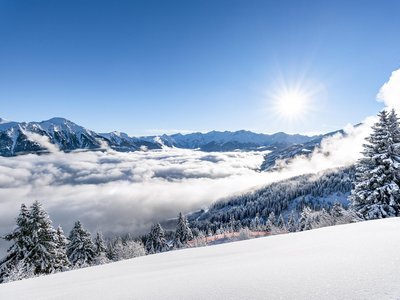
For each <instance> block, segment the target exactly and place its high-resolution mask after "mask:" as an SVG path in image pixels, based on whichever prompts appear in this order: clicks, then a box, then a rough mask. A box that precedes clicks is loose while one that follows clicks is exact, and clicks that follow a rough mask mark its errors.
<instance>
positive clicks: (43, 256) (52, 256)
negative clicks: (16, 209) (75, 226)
mask: <svg viewBox="0 0 400 300" xmlns="http://www.w3.org/2000/svg"><path fill="white" fill-rule="evenodd" d="M29 230H30V247H31V248H30V249H29V253H28V254H27V255H26V256H25V261H26V263H27V264H28V265H30V266H32V267H33V270H34V273H35V274H49V273H54V272H56V271H63V270H64V269H65V268H67V267H68V260H67V259H66V257H65V255H64V254H65V253H63V251H62V250H61V251H60V249H59V245H58V238H57V231H56V230H55V229H54V227H53V225H52V222H51V220H50V218H49V215H48V214H47V212H46V211H45V210H44V209H43V207H42V205H41V203H40V202H39V201H35V202H34V203H33V204H32V206H31V209H30V214H29Z"/></svg>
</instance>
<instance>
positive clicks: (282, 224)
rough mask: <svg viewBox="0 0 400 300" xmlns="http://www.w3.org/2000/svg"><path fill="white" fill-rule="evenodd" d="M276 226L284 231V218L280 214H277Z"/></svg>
mask: <svg viewBox="0 0 400 300" xmlns="http://www.w3.org/2000/svg"><path fill="white" fill-rule="evenodd" d="M277 226H278V228H279V229H280V230H282V231H286V224H285V220H284V219H283V217H282V215H281V214H280V215H279V218H278V224H277Z"/></svg>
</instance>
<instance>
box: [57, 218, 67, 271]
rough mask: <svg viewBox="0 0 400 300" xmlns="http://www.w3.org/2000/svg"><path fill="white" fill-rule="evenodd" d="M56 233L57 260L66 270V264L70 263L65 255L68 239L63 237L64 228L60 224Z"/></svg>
mask: <svg viewBox="0 0 400 300" xmlns="http://www.w3.org/2000/svg"><path fill="white" fill-rule="evenodd" d="M56 235H57V245H58V253H57V256H58V260H59V261H60V262H61V265H62V268H63V269H65V270H66V269H67V268H68V266H70V265H71V264H70V262H69V260H68V256H67V244H68V240H67V238H66V237H65V234H64V230H63V229H62V227H61V226H58V227H57V230H56Z"/></svg>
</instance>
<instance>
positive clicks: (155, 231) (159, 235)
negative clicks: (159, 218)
mask: <svg viewBox="0 0 400 300" xmlns="http://www.w3.org/2000/svg"><path fill="white" fill-rule="evenodd" d="M167 249H168V246H167V242H166V240H165V233H164V229H163V228H162V227H161V225H160V224H159V223H157V224H154V225H153V226H152V227H151V230H150V234H149V236H148V239H147V241H146V251H147V253H148V254H152V253H158V252H163V251H166V250H167Z"/></svg>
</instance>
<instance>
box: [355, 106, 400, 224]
mask: <svg viewBox="0 0 400 300" xmlns="http://www.w3.org/2000/svg"><path fill="white" fill-rule="evenodd" d="M378 117H379V120H378V122H377V123H375V124H374V126H373V127H372V133H371V135H370V136H369V137H368V138H367V139H366V140H367V142H368V143H366V144H364V151H363V155H364V157H363V158H362V159H360V161H359V162H358V165H357V168H356V180H355V184H354V189H353V190H352V192H351V196H350V200H351V202H352V207H353V208H354V210H355V211H356V212H357V213H358V214H359V215H360V216H362V218H364V219H366V220H369V219H380V218H386V217H392V216H398V215H399V214H400V189H399V184H400V182H399V161H400V151H399V147H398V146H399V142H400V138H399V122H398V118H397V116H396V113H395V112H394V111H392V112H391V113H390V115H389V114H388V113H387V112H386V111H385V110H383V111H381V112H380V113H379V114H378Z"/></svg>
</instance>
